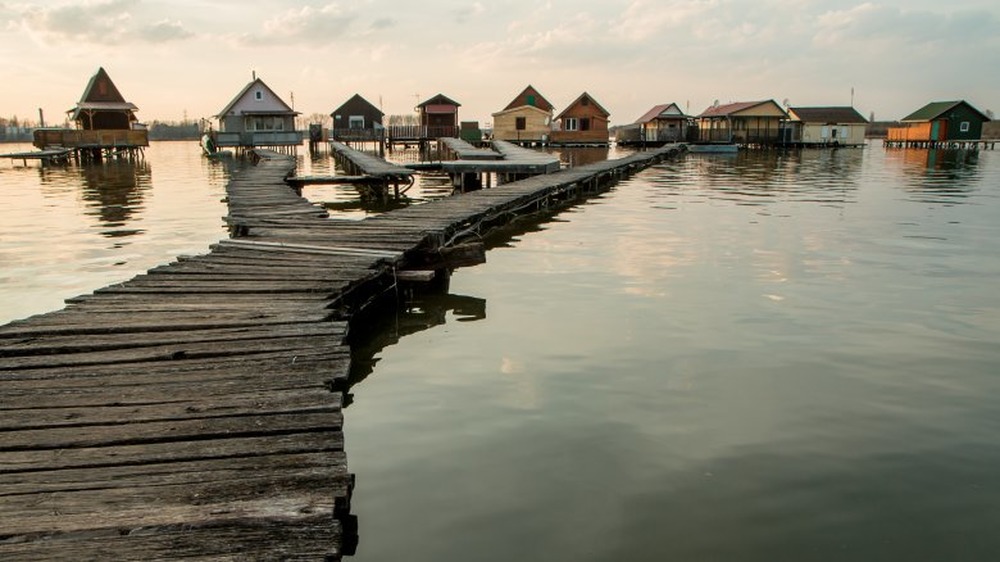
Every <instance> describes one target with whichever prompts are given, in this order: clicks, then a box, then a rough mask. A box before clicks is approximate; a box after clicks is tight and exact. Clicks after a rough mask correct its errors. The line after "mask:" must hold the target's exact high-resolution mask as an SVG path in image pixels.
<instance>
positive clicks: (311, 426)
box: [0, 408, 343, 451]
mask: <svg viewBox="0 0 1000 562" xmlns="http://www.w3.org/2000/svg"><path fill="white" fill-rule="evenodd" d="M124 421H125V423H116V424H109V425H93V426H87V428H86V430H83V429H81V428H79V427H50V428H45V429H23V430H14V431H8V432H5V433H4V440H3V442H2V443H0V451H26V450H34V449H69V448H76V447H108V446H113V445H141V444H146V443H167V442H172V443H178V442H184V441H194V440H201V439H219V438H222V437H255V436H262V435H271V434H279V435H280V434H285V433H303V432H307V431H320V432H322V431H337V430H340V429H341V427H342V426H343V416H342V415H341V413H340V411H339V408H338V409H333V408H331V409H330V410H329V411H307V412H291V413H277V414H260V415H237V416H216V417H203V418H192V419H185V420H169V421H151V422H140V423H127V420H124Z"/></svg>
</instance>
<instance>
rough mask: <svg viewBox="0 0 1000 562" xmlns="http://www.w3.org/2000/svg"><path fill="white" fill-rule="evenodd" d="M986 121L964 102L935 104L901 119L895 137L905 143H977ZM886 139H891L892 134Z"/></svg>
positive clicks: (939, 102) (930, 104)
mask: <svg viewBox="0 0 1000 562" xmlns="http://www.w3.org/2000/svg"><path fill="white" fill-rule="evenodd" d="M989 120H990V118H989V117H987V116H986V115H985V114H984V113H983V112H982V111H979V110H978V109H976V108H975V107H972V105H970V104H969V103H968V102H966V101H964V100H960V101H935V102H931V103H929V104H927V105H925V106H923V107H921V108H920V109H918V110H916V111H914V112H913V113H911V114H909V115H907V116H906V117H904V118H903V119H902V120H901V124H902V127H899V128H898V129H900V131H897V132H896V135H902V136H903V137H904V138H905V139H906V140H918V139H917V136H919V137H920V139H919V140H928V141H968V140H979V139H981V138H982V136H983V123H986V122H987V121H989ZM915 135H916V136H915ZM889 136H890V138H892V137H893V134H892V131H890V135H889Z"/></svg>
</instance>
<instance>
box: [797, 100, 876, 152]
mask: <svg viewBox="0 0 1000 562" xmlns="http://www.w3.org/2000/svg"><path fill="white" fill-rule="evenodd" d="M788 117H789V119H790V121H789V123H788V125H789V127H788V130H789V131H791V132H790V137H791V138H788V139H786V140H787V141H789V142H791V143H793V144H803V145H807V146H831V145H832V146H863V145H864V144H865V130H866V128H867V127H868V120H867V119H865V118H864V117H862V116H861V114H860V113H858V111H857V110H856V109H854V108H853V107H790V108H788Z"/></svg>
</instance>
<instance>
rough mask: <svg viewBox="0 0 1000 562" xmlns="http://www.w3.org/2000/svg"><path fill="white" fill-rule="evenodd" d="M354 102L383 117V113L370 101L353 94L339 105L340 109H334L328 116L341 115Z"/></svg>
mask: <svg viewBox="0 0 1000 562" xmlns="http://www.w3.org/2000/svg"><path fill="white" fill-rule="evenodd" d="M354 102H358V103H361V104H363V105H365V106H367V107H369V108H370V109H372V110H373V111H375V112H377V113H378V114H379V115H381V116H382V117H385V113H383V112H382V110H381V109H379V108H377V107H375V105H374V104H373V103H372V102H370V101H368V100H366V99H365V98H363V97H361V94H354V95H353V96H351V98H350V99H348V100H347V101H345V102H344V103H342V104H341V105H340V107H338V108H337V109H334V110H333V112H332V113H330V115H337V114H338V113H343V112H344V110H345V108H347V107H348V106H349V105H351V104H352V103H354Z"/></svg>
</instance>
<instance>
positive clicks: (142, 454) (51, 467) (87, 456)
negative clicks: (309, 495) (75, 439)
mask: <svg viewBox="0 0 1000 562" xmlns="http://www.w3.org/2000/svg"><path fill="white" fill-rule="evenodd" d="M343 449H344V435H343V433H341V432H339V431H329V432H318V431H309V432H306V433H294V432H293V433H281V434H269V435H259V436H249V437H242V436H232V437H230V436H226V437H222V438H214V439H198V440H194V441H187V442H183V443H143V444H141V445H107V446H99V447H78V448H72V449H26V450H21V451H5V452H3V453H2V454H0V475H3V478H0V480H2V482H6V481H7V479H6V475H7V474H11V473H16V472H38V473H43V474H47V473H48V472H50V471H59V470H67V469H71V468H88V469H97V468H104V467H109V466H125V465H137V466H139V465H144V464H152V463H171V462H181V461H197V460H228V459H231V458H242V457H254V456H262V455H280V454H296V453H316V452H323V451H342V450H343ZM2 486H3V484H2V483H0V487H2ZM0 534H2V533H0ZM0 543H2V541H0Z"/></svg>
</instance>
